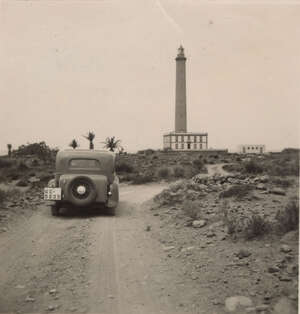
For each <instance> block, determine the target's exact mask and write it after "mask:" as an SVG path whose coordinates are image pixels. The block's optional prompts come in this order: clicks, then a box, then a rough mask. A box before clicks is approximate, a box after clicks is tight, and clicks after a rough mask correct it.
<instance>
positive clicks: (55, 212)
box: [51, 204, 59, 216]
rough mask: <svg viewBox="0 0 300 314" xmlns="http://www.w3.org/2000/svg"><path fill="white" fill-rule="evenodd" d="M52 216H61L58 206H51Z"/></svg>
mask: <svg viewBox="0 0 300 314" xmlns="http://www.w3.org/2000/svg"><path fill="white" fill-rule="evenodd" d="M51 214H52V216H59V206H58V204H55V205H52V206H51Z"/></svg>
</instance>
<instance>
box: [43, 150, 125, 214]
mask: <svg viewBox="0 0 300 314" xmlns="http://www.w3.org/2000/svg"><path fill="white" fill-rule="evenodd" d="M55 168H56V169H55V179H54V180H53V181H52V182H51V183H50V185H49V186H48V188H46V189H45V195H46V192H47V193H48V196H47V197H45V199H49V198H50V200H54V202H55V203H54V204H53V206H52V214H53V215H58V214H59V209H60V208H61V207H63V206H65V205H73V206H76V207H86V206H92V205H93V206H95V205H99V206H100V205H101V206H102V207H103V206H105V207H107V208H111V209H114V208H115V207H116V206H117V205H118V201H119V179H118V177H117V175H116V172H115V154H114V153H111V152H107V151H100V150H77V149H76V150H75V149H72V150H62V151H59V152H58V153H57V156H56V165H55ZM51 189H52V190H51ZM55 191H56V192H57V195H56V196H54V197H49V195H51V193H54V192H55ZM49 193H50V194H49ZM53 195H54V194H53Z"/></svg>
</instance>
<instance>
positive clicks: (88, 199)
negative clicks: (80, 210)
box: [68, 176, 97, 207]
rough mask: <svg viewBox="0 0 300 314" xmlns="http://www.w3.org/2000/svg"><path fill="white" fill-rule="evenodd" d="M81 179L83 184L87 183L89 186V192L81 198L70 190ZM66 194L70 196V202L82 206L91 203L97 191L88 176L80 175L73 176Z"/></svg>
mask: <svg viewBox="0 0 300 314" xmlns="http://www.w3.org/2000/svg"><path fill="white" fill-rule="evenodd" d="M80 181H82V182H83V184H84V185H87V186H88V187H89V192H88V193H89V194H88V195H87V197H86V198H83V199H79V198H77V197H76V196H75V195H74V194H73V193H74V192H72V189H73V187H74V186H76V185H77V184H78V182H80ZM68 195H69V198H70V202H71V203H72V204H73V205H75V206H79V207H84V206H88V205H90V204H92V203H93V202H94V201H95V199H96V197H97V191H96V187H95V184H94V182H93V181H92V180H91V179H90V178H88V177H84V176H80V177H76V178H74V179H73V180H72V181H71V182H70V183H69V185H68Z"/></svg>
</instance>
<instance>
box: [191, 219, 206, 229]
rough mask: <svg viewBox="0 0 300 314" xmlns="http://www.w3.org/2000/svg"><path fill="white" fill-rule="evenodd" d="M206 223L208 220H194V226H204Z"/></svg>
mask: <svg viewBox="0 0 300 314" xmlns="http://www.w3.org/2000/svg"><path fill="white" fill-rule="evenodd" d="M205 225H206V220H204V219H202V220H194V221H193V222H192V226H193V227H194V228H202V227H204V226H205Z"/></svg>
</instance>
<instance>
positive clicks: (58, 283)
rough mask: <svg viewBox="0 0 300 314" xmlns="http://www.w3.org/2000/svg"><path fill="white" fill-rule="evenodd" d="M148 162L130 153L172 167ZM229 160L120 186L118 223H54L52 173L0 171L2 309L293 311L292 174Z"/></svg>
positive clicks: (92, 217)
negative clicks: (256, 170) (49, 198)
mask: <svg viewBox="0 0 300 314" xmlns="http://www.w3.org/2000/svg"><path fill="white" fill-rule="evenodd" d="M154 156H156V155H151V156H150V157H140V156H135V158H136V159H137V160H139V161H138V162H139V163H141V164H143V160H145V158H146V159H147V160H148V161H149V164H148V166H147V167H150V168H151V169H150V170H151V171H150V172H153V169H154V168H155V167H156V168H155V169H158V167H161V166H162V165H164V161H163V159H164V158H167V159H168V164H167V165H168V166H172V167H173V166H174V167H176V166H177V165H178V160H177V161H176V159H174V156H173V155H172V156H171V158H168V157H166V156H167V155H163V154H160V155H159V156H158V157H154ZM126 158H129V161H130V157H128V156H127V157H126ZM194 158H195V156H193V157H192V159H190V160H188V159H187V155H183V156H182V157H181V158H180V159H179V161H180V162H179V165H180V166H181V167H185V166H188V167H190V169H191V168H192V167H193V165H192V161H193V160H194ZM222 158H225V157H222ZM235 158H236V157H235V156H234V157H232V156H231V157H228V158H227V159H224V160H223V161H226V166H225V169H230V170H231V169H233V170H238V171H237V172H235V173H228V172H227V171H225V170H224V163H221V164H218V163H217V162H216V161H217V160H220V158H215V157H211V160H208V161H209V162H210V164H208V165H207V166H206V167H207V171H206V172H207V173H202V174H199V175H196V176H194V177H192V178H191V179H186V178H182V179H180V180H178V181H175V182H171V183H170V182H169V181H170V180H169V179H170V178H168V180H167V181H168V183H163V184H161V183H160V184H153V183H152V184H150V185H148V184H145V185H140V186H136V185H127V184H125V185H121V189H120V192H121V203H120V206H119V208H118V211H117V216H116V217H114V218H113V219H112V217H105V216H103V215H100V216H99V215H98V214H95V213H92V212H91V213H90V212H88V213H84V214H83V215H82V214H78V213H75V212H67V213H65V215H64V217H62V218H59V219H57V218H54V217H51V215H50V211H49V208H48V207H47V204H46V203H45V202H44V201H43V200H42V191H43V186H45V184H46V183H47V180H48V179H49V178H51V176H52V170H51V167H49V169H46V168H45V167H43V166H39V167H29V168H28V167H23V166H21V169H18V168H13V169H10V171H3V172H1V173H0V177H1V175H3V173H5V177H4V176H2V177H1V182H2V183H0V190H1V191H2V192H1V193H2V194H1V193H0V199H1V197H2V199H1V204H0V244H1V245H0V254H1V256H2V269H1V271H0V279H1V285H0V295H1V297H0V312H2V313H7V312H9V313H47V312H56V313H69V312H78V313H102V314H103V313H107V314H121V313H128V314H129V313H130V314H132V313H136V314H137V313H143V314H144V313H145V314H152V313H153V314H154V313H168V314H171V313H193V314H200V313H203V314H204V313H205V314H206V313H212V314H223V313H228V312H232V313H240V314H242V313H265V314H267V313H272V314H279V313H283V314H288V313H289V314H295V313H297V308H298V307H297V303H298V243H299V241H298V226H297V227H295V226H294V225H293V221H294V220H295V219H296V217H295V216H293V215H295V212H296V211H297V212H298V213H299V207H295V206H296V205H295V204H298V199H299V183H298V177H295V176H290V175H289V176H274V175H271V174H266V173H261V174H247V173H244V172H243V171H240V169H241V167H240V165H238V167H237V166H236V165H231V163H230V162H234V160H235ZM207 159H208V158H207ZM153 163H155V167H154V166H153ZM137 167H138V166H137ZM147 167H146V168H145V169H143V171H144V172H147V171H148V170H147V169H148V168H147ZM153 167H154V168H153ZM283 168H284V167H283ZM5 170H6V169H5ZM154 172H155V171H154ZM203 172H204V171H203ZM173 179H174V178H172V180H173ZM3 191H4V192H3ZM155 194H156V196H155V197H154V198H153V199H151V200H149V199H150V198H152V197H153V195H155ZM146 200H148V201H147V202H146V203H144V201H146ZM294 200H296V201H294ZM293 202H294V203H293ZM293 204H294V205H293ZM287 209H288V210H287Z"/></svg>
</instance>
